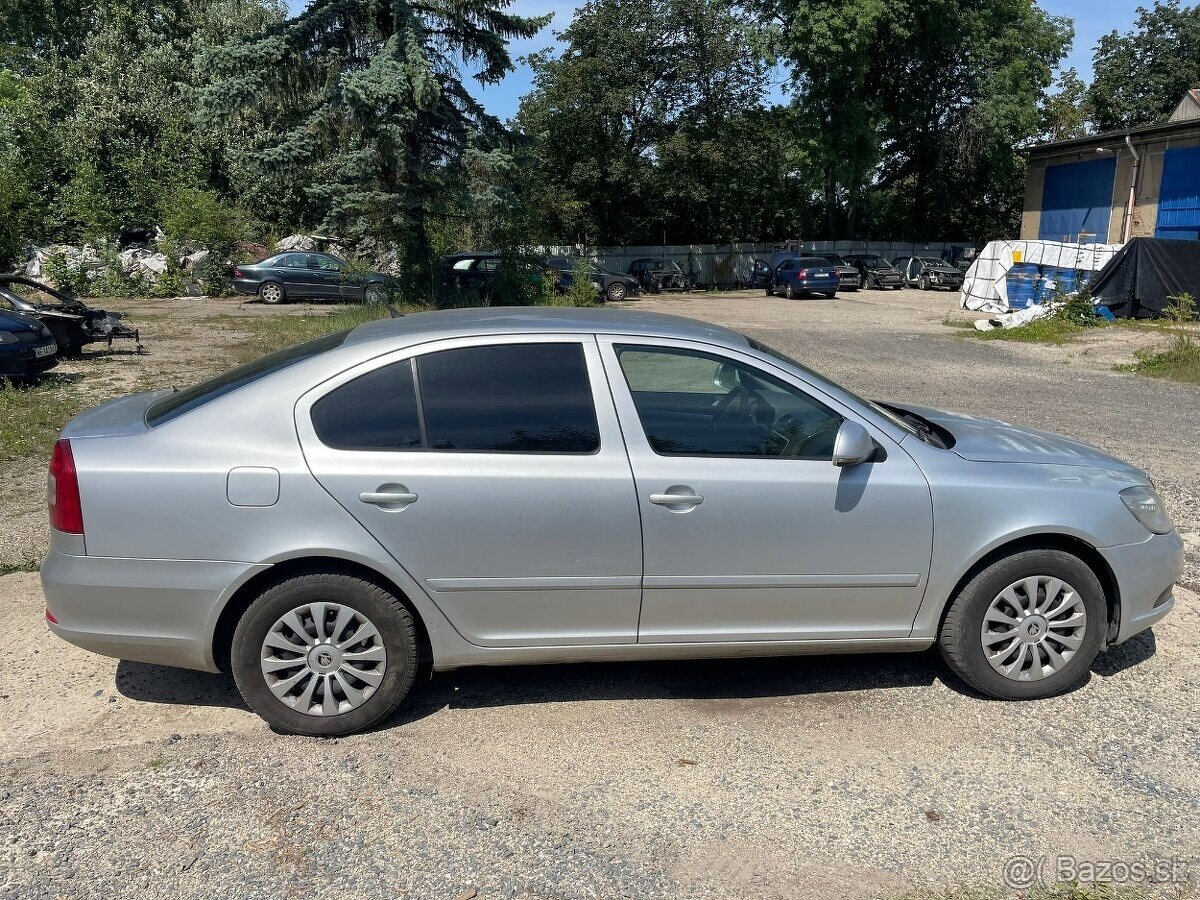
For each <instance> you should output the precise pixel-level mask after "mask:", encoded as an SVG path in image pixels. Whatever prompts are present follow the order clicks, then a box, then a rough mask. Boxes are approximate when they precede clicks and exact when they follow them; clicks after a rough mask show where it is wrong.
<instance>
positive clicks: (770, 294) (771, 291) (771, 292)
mask: <svg viewBox="0 0 1200 900" xmlns="http://www.w3.org/2000/svg"><path fill="white" fill-rule="evenodd" d="M767 296H768V297H774V296H775V288H773V287H768V288H767Z"/></svg>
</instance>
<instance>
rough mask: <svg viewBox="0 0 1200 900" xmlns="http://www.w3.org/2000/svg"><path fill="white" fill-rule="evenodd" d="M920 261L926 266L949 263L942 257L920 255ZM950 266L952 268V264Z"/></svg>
mask: <svg viewBox="0 0 1200 900" xmlns="http://www.w3.org/2000/svg"><path fill="white" fill-rule="evenodd" d="M921 262H923V263H925V265H927V266H950V263H948V262H946V261H945V260H944V259H934V258H933V257H932V256H922V257H921ZM950 267H951V268H953V266H950Z"/></svg>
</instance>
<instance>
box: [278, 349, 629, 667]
mask: <svg viewBox="0 0 1200 900" xmlns="http://www.w3.org/2000/svg"><path fill="white" fill-rule="evenodd" d="M297 427H298V431H299V434H300V439H301V443H302V444H303V446H304V453H305V457H306V459H307V460H308V463H309V466H310V468H311V469H312V472H313V474H314V475H315V476H316V478H317V479H318V481H320V483H321V484H322V485H323V486H324V487H325V489H326V490H327V491H328V492H329V493H330V494H332V495H333V497H334V498H335V499H336V500H337V501H338V502H339V503H340V504H341V505H342V506H344V507H345V508H346V509H347V510H348V511H349V512H350V513H351V514H352V515H353V516H354V517H355V518H357V519H358V520H359V521H360V522H361V523H362V524H363V526H364V527H366V528H367V529H368V530H369V531H371V533H372V534H374V535H375V537H376V538H377V539H378V540H379V541H380V543H381V544H383V546H384V547H385V548H386V549H387V550H388V552H389V553H390V554H391V555H392V556H393V557H394V558H395V559H396V561H397V562H399V563H400V564H401V565H402V566H404V567H405V568H406V569H407V570H408V572H409V573H410V574H411V575H412V576H413V578H414V579H416V580H417V581H418V582H420V583H421V584H422V585H423V586H424V587H425V589H426V590H427V591H428V593H429V595H430V596H431V597H432V598H433V600H434V602H436V603H437V604H438V606H439V607H440V608H441V609H442V611H443V612H444V613H445V614H446V616H447V618H449V619H450V621H451V622H453V623H454V625H455V627H456V628H457V629H458V630H459V631H460V632H461V633H462V634H463V636H464V637H466V638H467V639H468V640H469V641H471V642H473V643H475V644H478V645H481V646H492V647H505V646H530V645H578V644H619V643H632V642H634V641H635V640H636V637H637V621H638V609H639V604H640V600H641V574H642V555H641V554H642V549H641V527H640V522H639V516H638V508H637V498H636V496H635V494H634V489H633V476H632V473H631V470H630V467H629V459H628V456H627V455H626V453H625V447H624V444H623V442H622V439H621V433H620V429H619V427H618V425H617V418H616V413H615V410H614V408H613V405H612V398H611V395H610V393H609V390H608V386H607V383H606V382H605V380H604V374H603V367H602V365H601V362H600V356H599V349H598V347H597V344H596V341H595V339H594V338H592V337H591V336H586V337H584V336H581V335H535V336H518V337H512V336H505V337H503V338H471V339H457V340H452V341H442V342H438V343H435V344H432V345H423V346H422V347H421V348H420V352H419V353H414V352H413V351H403V352H399V353H396V354H392V355H390V356H388V357H385V358H383V359H380V360H375V361H372V362H370V363H366V364H364V365H362V366H359V367H357V368H355V369H352V370H351V371H349V372H346V373H344V374H343V375H341V376H339V377H337V378H335V379H332V380H331V381H330V382H327V383H326V384H325V385H322V386H321V387H319V388H317V389H316V390H314V391H312V392H310V393H309V394H308V395H306V396H305V397H304V398H302V400H301V402H300V403H299V404H298V406H297Z"/></svg>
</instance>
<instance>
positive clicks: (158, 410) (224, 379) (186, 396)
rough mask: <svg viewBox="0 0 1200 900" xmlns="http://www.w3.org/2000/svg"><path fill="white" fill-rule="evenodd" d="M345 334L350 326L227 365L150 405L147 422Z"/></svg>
mask: <svg viewBox="0 0 1200 900" xmlns="http://www.w3.org/2000/svg"><path fill="white" fill-rule="evenodd" d="M348 334H350V329H347V330H346V331H338V332H335V333H333V334H327V335H325V336H324V337H319V338H317V339H316V340H312V341H306V342H305V343H303V344H297V345H296V346H295V347H288V348H287V349H286V350H280V351H279V352H278V353H272V354H270V355H269V356H264V357H262V359H256V360H254V361H253V362H249V363H246V365H244V366H238V367H237V368H236V369H230V370H229V371H228V372H225V373H223V374H221V375H218V376H217V377H216V378H212V379H209V380H208V381H205V382H203V383H201V384H198V385H196V386H195V387H190V388H186V389H184V390H182V391H176V392H175V393H173V394H171V395H170V396H167V397H163V398H162V399H161V400H156V401H155V402H154V403H152V404H151V405H150V408H149V409H148V410H146V424H147V425H149V426H150V427H151V428H153V427H155V426H156V425H162V424H164V423H166V422H170V421H171V420H172V419H177V418H179V417H180V416H182V415H183V414H184V413H188V412H191V411H192V410H193V409H196V408H197V407H200V406H203V405H204V404H205V403H209V402H210V401H212V400H216V399H217V398H218V397H224V396H225V395H226V394H229V393H232V392H233V391H236V390H237V389H238V388H241V387H245V386H246V385H248V384H253V383H254V382H256V381H258V380H259V379H262V378H266V377H267V376H268V375H274V374H275V373H276V372H280V371H282V370H283V369H286V368H288V367H289V366H294V365H295V364H296V363H300V362H304V361H305V360H309V359H312V358H313V357H315V356H319V355H321V354H322V353H327V352H329V351H330V350H333V349H336V348H337V347H340V346H342V344H343V343H345V341H346V336H347V335H348Z"/></svg>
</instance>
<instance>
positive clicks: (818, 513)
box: [601, 337, 933, 643]
mask: <svg viewBox="0 0 1200 900" xmlns="http://www.w3.org/2000/svg"><path fill="white" fill-rule="evenodd" d="M601 348H602V352H603V354H604V362H605V366H606V368H607V369H608V372H609V377H610V381H611V383H612V385H613V394H614V397H615V400H616V405H617V411H618V414H619V416H620V419H621V425H622V428H623V430H624V434H625V437H626V443H627V446H628V449H629V454H630V461H631V463H632V465H633V470H634V478H635V482H636V485H637V494H638V504H639V508H640V511H641V516H642V534H643V552H644V557H645V575H644V578H643V595H642V614H641V624H640V628H639V631H638V640H639V642H644V643H675V642H694V641H695V642H703V641H788V640H814V639H815V640H822V639H823V640H862V639H886V638H898V637H906V636H908V635H909V633H910V632H911V629H912V622H913V618H914V616H915V615H916V612H917V607H918V606H919V604H920V601H921V596H922V593H923V591H924V587H925V582H926V578H927V576H928V572H929V558H930V551H931V547H932V539H933V514H932V505H931V501H930V495H929V487H928V484H927V483H926V481H925V479H924V476H923V475H922V474H921V472H920V470H919V469H918V468H917V466H916V464H915V463H914V462H913V461H912V460H911V459H910V458H909V457H908V455H907V454H906V453H905V452H904V451H903V450H902V449H901V448H900V446H899V445H898V444H896V443H895V442H893V441H892V440H891V439H890V438H889V437H888V436H887V435H885V434H884V433H883V432H882V431H881V430H879V429H878V428H876V427H875V426H873V425H872V423H870V422H868V421H866V420H864V419H862V418H859V417H857V416H855V414H854V413H853V411H851V410H849V409H846V408H843V407H840V406H839V405H838V404H836V403H835V401H833V400H832V399H831V398H829V397H826V396H824V395H821V394H819V392H818V391H817V390H816V389H815V388H812V387H809V386H806V387H801V386H800V385H799V384H797V383H796V381H795V380H793V379H789V378H788V377H787V373H785V372H783V371H782V370H774V371H767V369H768V368H769V366H768V365H767V364H764V363H763V362H762V361H759V360H755V359H754V358H753V357H749V356H741V355H735V354H733V353H732V352H731V351H725V350H720V351H716V352H715V351H714V348H712V347H711V346H706V345H703V344H691V343H687V342H678V341H660V340H649V339H622V338H618V337H611V338H608V337H605V338H602V339H601ZM850 417H854V418H856V420H857V421H860V422H861V424H863V425H865V426H867V428H868V430H869V431H870V432H871V434H872V436H873V437H875V438H876V441H877V443H878V444H879V445H880V450H879V451H878V454H877V459H876V460H875V461H872V462H866V463H862V464H859V465H857V466H853V467H847V468H838V467H836V466H834V465H833V464H832V461H831V460H832V453H833V442H834V438H835V436H836V434H837V430H838V427H839V426H840V425H841V423H842V422H843V421H844V420H845V419H846V418H850Z"/></svg>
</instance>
